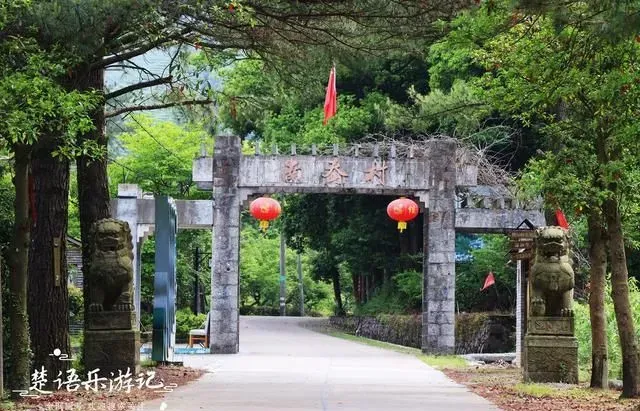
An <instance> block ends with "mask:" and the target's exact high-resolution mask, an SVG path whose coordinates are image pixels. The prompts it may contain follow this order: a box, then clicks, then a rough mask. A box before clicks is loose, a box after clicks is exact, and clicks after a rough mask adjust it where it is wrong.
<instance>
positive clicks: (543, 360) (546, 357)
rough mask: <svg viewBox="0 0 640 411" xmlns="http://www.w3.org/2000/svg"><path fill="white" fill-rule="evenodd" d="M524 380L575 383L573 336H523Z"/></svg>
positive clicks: (576, 363)
mask: <svg viewBox="0 0 640 411" xmlns="http://www.w3.org/2000/svg"><path fill="white" fill-rule="evenodd" d="M523 357H524V358H523V362H524V380H525V381H527V382H563V383H568V384H577V383H578V339H577V338H576V337H573V336H559V335H527V336H526V337H525V340H524V356H523Z"/></svg>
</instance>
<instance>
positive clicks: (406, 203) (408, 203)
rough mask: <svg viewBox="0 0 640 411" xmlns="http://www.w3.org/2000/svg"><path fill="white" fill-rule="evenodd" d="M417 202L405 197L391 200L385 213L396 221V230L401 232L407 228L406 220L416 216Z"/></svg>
mask: <svg viewBox="0 0 640 411" xmlns="http://www.w3.org/2000/svg"><path fill="white" fill-rule="evenodd" d="M419 210H420V209H419V208H418V204H416V202H415V201H413V200H409V199H408V198H405V197H400V198H399V199H397V200H393V201H392V202H390V203H389V205H388V206H387V214H389V217H391V219H392V220H395V221H397V222H398V230H400V232H403V231H404V230H405V229H406V228H407V221H411V220H413V219H414V218H416V217H417V216H418V211H419Z"/></svg>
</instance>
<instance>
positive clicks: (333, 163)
mask: <svg viewBox="0 0 640 411" xmlns="http://www.w3.org/2000/svg"><path fill="white" fill-rule="evenodd" d="M388 169H389V166H388V164H387V162H386V161H384V160H382V161H381V160H377V159H376V160H374V161H373V164H372V165H371V166H370V167H369V168H366V169H364V170H362V171H361V172H362V173H363V174H364V181H362V182H363V183H365V184H367V185H374V186H385V185H386V184H387V170H388ZM302 173H303V170H302V167H301V166H300V163H299V161H298V160H295V159H289V160H287V161H285V163H284V168H283V169H282V179H283V181H284V182H285V183H288V184H295V183H300V182H301V181H302ZM321 177H322V183H323V184H324V185H326V186H328V187H335V186H342V185H344V184H345V182H346V179H347V178H348V177H349V173H347V172H346V171H345V170H344V169H343V168H342V164H341V163H340V159H338V158H334V159H333V160H329V161H328V162H327V163H326V164H325V165H324V170H323V173H322V175H321Z"/></svg>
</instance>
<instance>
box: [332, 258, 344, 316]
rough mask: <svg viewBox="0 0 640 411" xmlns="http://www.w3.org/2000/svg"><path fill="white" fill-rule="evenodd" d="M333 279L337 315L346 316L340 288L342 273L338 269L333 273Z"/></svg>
mask: <svg viewBox="0 0 640 411" xmlns="http://www.w3.org/2000/svg"><path fill="white" fill-rule="evenodd" d="M332 277H333V294H334V297H335V299H336V315H339V316H342V315H344V307H343V306H342V287H341V286H340V271H339V270H338V268H337V267H336V268H335V269H334V270H333V273H332Z"/></svg>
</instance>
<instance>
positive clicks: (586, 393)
mask: <svg viewBox="0 0 640 411" xmlns="http://www.w3.org/2000/svg"><path fill="white" fill-rule="evenodd" d="M513 389H514V391H515V392H516V393H518V394H523V395H528V396H530V397H535V398H572V399H581V398H588V397H590V396H593V394H594V391H593V390H589V389H588V388H582V387H571V388H559V387H557V386H554V385H549V384H534V383H519V384H516V385H515V386H514V387H513Z"/></svg>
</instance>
